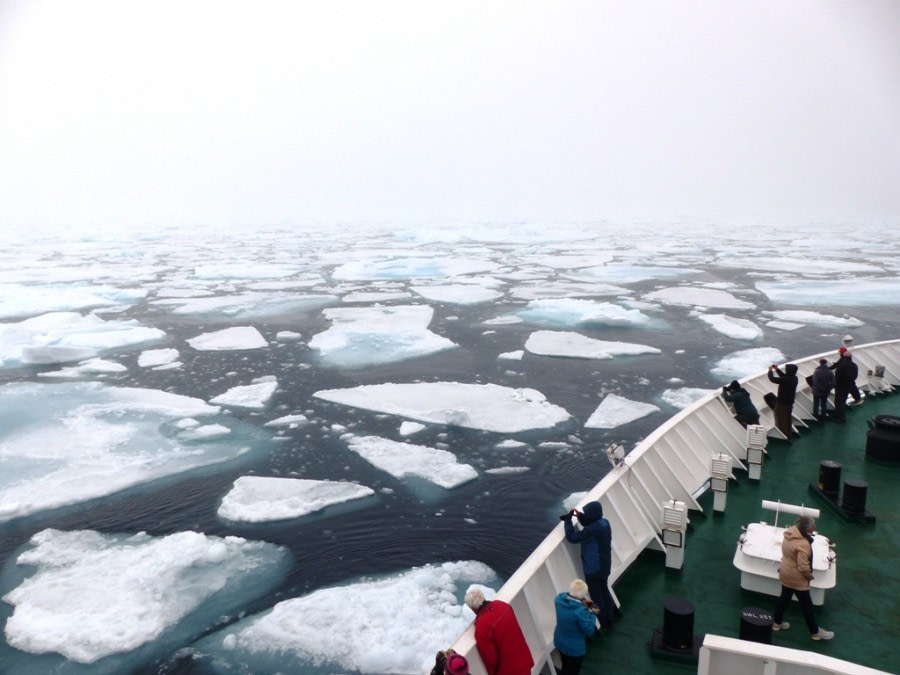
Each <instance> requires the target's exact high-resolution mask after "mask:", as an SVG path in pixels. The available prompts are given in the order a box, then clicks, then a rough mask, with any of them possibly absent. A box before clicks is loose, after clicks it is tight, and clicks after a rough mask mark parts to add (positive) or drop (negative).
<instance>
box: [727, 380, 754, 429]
mask: <svg viewBox="0 0 900 675" xmlns="http://www.w3.org/2000/svg"><path fill="white" fill-rule="evenodd" d="M722 398H724V399H725V400H726V401H728V402H729V403H731V404H732V405H734V417H735V419H736V420H737V421H738V422H740V423H741V426H742V427H744V428H745V429H746V428H747V425H748V424H759V411H758V410H757V409H756V406H755V405H753V401H751V400H750V392H749V391H747V390H746V389H744V388H743V387H741V383H740V382H738V381H737V380H732V381H731V384H729V385H728V386H726V387H722Z"/></svg>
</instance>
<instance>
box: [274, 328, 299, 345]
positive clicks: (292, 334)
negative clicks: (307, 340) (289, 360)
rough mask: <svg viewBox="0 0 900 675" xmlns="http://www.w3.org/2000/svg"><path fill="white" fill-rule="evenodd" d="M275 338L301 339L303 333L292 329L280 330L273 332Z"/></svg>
mask: <svg viewBox="0 0 900 675" xmlns="http://www.w3.org/2000/svg"><path fill="white" fill-rule="evenodd" d="M275 339H276V340H278V341H279V342H296V341H297V340H302V339H303V335H302V334H301V333H298V332H296V331H292V330H280V331H278V332H277V333H275Z"/></svg>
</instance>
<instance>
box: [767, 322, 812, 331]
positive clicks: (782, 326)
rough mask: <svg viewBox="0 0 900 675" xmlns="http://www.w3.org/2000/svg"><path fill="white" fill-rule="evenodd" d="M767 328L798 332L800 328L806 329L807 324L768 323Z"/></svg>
mask: <svg viewBox="0 0 900 675" xmlns="http://www.w3.org/2000/svg"><path fill="white" fill-rule="evenodd" d="M766 326H768V327H769V328H775V329H777V330H797V329H798V328H805V327H806V324H805V323H791V322H790V321H766Z"/></svg>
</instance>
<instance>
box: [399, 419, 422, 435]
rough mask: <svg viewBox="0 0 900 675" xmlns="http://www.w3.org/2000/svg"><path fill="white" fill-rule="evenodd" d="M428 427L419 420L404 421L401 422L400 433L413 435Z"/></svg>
mask: <svg viewBox="0 0 900 675" xmlns="http://www.w3.org/2000/svg"><path fill="white" fill-rule="evenodd" d="M426 428H427V427H426V426H425V425H424V424H419V423H418V422H403V423H401V424H400V435H401V436H412V435H413V434H417V433H419V432H420V431H422V430H423V429H426Z"/></svg>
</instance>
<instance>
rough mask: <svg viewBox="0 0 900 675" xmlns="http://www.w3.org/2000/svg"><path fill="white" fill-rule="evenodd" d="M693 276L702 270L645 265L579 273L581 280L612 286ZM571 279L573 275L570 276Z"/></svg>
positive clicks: (606, 268)
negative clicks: (587, 279) (590, 280)
mask: <svg viewBox="0 0 900 675" xmlns="http://www.w3.org/2000/svg"><path fill="white" fill-rule="evenodd" d="M691 274H700V270H696V269H691V268H684V267H648V266H644V265H622V264H612V265H602V266H596V267H590V268H588V269H583V270H579V271H578V277H577V278H579V279H586V278H590V279H592V280H595V281H602V282H606V283H610V284H633V283H637V282H640V281H647V280H648V279H673V278H677V277H684V276H688V275H691ZM569 276H570V277H571V275H569Z"/></svg>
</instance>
